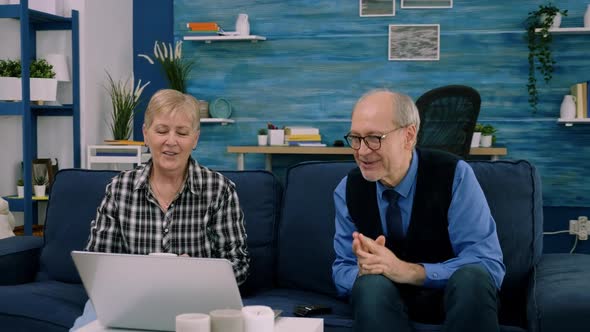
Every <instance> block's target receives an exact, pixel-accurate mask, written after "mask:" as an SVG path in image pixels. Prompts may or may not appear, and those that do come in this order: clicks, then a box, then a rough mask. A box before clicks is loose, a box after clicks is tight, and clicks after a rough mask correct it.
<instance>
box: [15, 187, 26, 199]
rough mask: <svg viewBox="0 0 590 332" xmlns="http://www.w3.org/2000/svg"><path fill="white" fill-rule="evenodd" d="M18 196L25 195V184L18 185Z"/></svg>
mask: <svg viewBox="0 0 590 332" xmlns="http://www.w3.org/2000/svg"><path fill="white" fill-rule="evenodd" d="M16 196H17V197H25V186H16Z"/></svg>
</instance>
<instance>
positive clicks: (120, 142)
mask: <svg viewBox="0 0 590 332" xmlns="http://www.w3.org/2000/svg"><path fill="white" fill-rule="evenodd" d="M104 143H105V144H107V145H144V146H145V143H144V142H143V141H132V140H114V139H105V140H104Z"/></svg>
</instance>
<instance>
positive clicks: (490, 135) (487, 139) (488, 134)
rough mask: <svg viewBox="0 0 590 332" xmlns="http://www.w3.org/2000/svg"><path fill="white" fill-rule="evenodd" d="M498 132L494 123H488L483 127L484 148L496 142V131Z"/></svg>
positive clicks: (482, 139) (482, 141) (482, 142)
mask: <svg viewBox="0 0 590 332" xmlns="http://www.w3.org/2000/svg"><path fill="white" fill-rule="evenodd" d="M496 132H497V130H496V128H494V127H493V126H492V125H490V124H487V125H484V126H482V128H481V142H480V144H481V146H482V147H484V148H489V147H490V146H492V143H493V142H494V138H495V135H494V134H495V133H496Z"/></svg>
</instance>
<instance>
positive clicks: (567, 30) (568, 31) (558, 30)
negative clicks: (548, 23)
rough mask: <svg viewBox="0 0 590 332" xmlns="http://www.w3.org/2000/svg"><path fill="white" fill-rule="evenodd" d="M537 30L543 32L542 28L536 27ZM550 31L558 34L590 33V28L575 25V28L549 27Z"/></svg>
mask: <svg viewBox="0 0 590 332" xmlns="http://www.w3.org/2000/svg"><path fill="white" fill-rule="evenodd" d="M535 32H541V29H540V28H539V29H535ZM549 32H551V33H552V34H556V35H582V34H590V28H585V27H575V28H555V29H549Z"/></svg>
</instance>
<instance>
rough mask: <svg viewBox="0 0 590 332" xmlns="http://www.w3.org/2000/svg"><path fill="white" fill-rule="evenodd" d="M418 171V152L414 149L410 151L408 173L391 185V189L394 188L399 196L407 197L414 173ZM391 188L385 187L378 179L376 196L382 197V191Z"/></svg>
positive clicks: (414, 179) (414, 180)
mask: <svg viewBox="0 0 590 332" xmlns="http://www.w3.org/2000/svg"><path fill="white" fill-rule="evenodd" d="M417 173H418V154H417V153H416V149H414V150H413V151H412V161H411V162H410V168H409V169H408V173H406V176H404V177H403V178H402V180H401V181H400V183H399V184H398V185H397V186H395V187H393V189H392V190H395V191H396V192H397V193H398V194H399V195H400V196H402V197H404V198H407V197H408V196H409V194H410V189H412V186H413V185H414V182H416V174H417ZM389 189H391V188H388V187H386V186H385V185H384V184H382V183H381V182H380V181H377V195H378V196H377V197H383V192H384V191H385V190H389Z"/></svg>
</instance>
